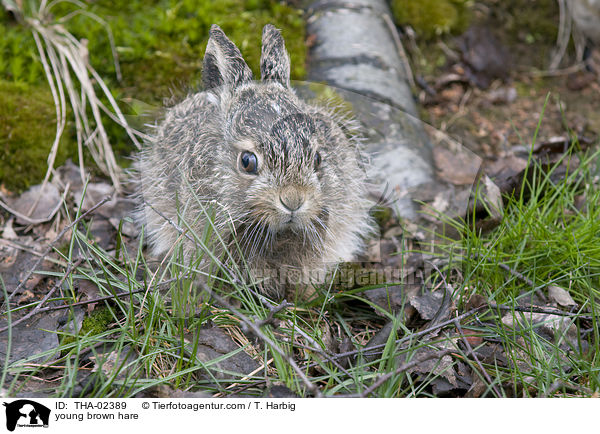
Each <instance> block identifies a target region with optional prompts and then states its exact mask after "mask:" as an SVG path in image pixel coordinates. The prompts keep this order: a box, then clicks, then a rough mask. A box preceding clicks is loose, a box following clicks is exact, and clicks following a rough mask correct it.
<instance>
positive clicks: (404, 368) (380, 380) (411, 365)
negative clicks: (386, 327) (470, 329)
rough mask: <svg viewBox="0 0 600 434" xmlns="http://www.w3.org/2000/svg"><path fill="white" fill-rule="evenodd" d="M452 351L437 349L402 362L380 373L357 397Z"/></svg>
mask: <svg viewBox="0 0 600 434" xmlns="http://www.w3.org/2000/svg"><path fill="white" fill-rule="evenodd" d="M454 352H456V351H455V350H443V351H439V352H437V353H431V354H428V355H426V356H423V357H419V358H418V359H416V360H413V361H412V362H408V363H403V364H402V365H400V366H399V367H398V368H396V369H395V370H394V371H392V372H388V373H387V374H384V375H380V376H379V377H378V378H377V380H375V382H374V383H373V384H372V385H371V386H369V387H367V388H366V389H365V390H363V391H362V393H361V394H360V395H358V397H360V398H366V397H367V396H369V395H370V394H371V393H373V392H374V391H375V390H376V389H377V388H378V387H380V386H381V385H382V384H383V383H385V382H386V381H387V380H389V379H390V378H392V377H394V376H396V375H398V374H401V373H402V372H405V371H408V370H409V369H412V368H414V367H416V366H419V365H420V364H421V363H423V362H426V361H428V360H431V359H441V358H442V357H445V356H447V355H448V354H452V353H454ZM346 396H347V397H352V396H354V395H346Z"/></svg>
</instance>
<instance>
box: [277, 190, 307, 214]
mask: <svg viewBox="0 0 600 434" xmlns="http://www.w3.org/2000/svg"><path fill="white" fill-rule="evenodd" d="M279 201H280V202H281V204H282V205H283V206H284V207H285V209H286V210H288V211H290V212H294V211H298V210H299V209H300V207H301V206H302V205H303V204H304V196H303V195H302V194H300V193H298V192H286V193H282V194H280V195H279Z"/></svg>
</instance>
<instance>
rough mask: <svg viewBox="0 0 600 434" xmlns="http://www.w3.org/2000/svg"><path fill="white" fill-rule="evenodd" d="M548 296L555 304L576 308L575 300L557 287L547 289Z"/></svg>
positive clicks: (551, 286)
mask: <svg viewBox="0 0 600 434" xmlns="http://www.w3.org/2000/svg"><path fill="white" fill-rule="evenodd" d="M548 296H549V297H550V298H551V299H552V300H554V301H555V302H556V303H558V304H560V305H561V306H565V307H572V306H577V303H575V300H573V298H572V297H571V294H569V292H568V291H567V290H566V289H563V288H560V287H558V286H554V285H550V286H549V287H548Z"/></svg>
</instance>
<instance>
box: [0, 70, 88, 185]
mask: <svg viewBox="0 0 600 434" xmlns="http://www.w3.org/2000/svg"><path fill="white" fill-rule="evenodd" d="M0 101H1V103H0V182H1V183H2V184H4V186H5V187H6V188H7V189H9V190H11V191H22V190H25V189H27V188H28V187H29V186H30V185H33V184H36V183H39V182H40V181H41V180H42V179H43V178H44V175H45V174H46V170H47V168H48V165H47V159H48V154H49V152H50V148H51V146H52V143H53V142H54V136H55V132H56V111H55V108H54V102H53V99H52V95H51V94H50V91H49V90H48V89H47V88H45V87H40V86H32V85H28V84H25V83H12V82H6V81H3V80H0ZM69 156H71V157H76V156H77V145H76V144H75V143H74V142H73V141H70V140H69V139H68V137H66V136H63V139H62V140H61V143H60V145H59V148H58V155H57V158H56V163H57V165H60V164H62V163H63V162H64V161H65V160H66V159H67V157H69Z"/></svg>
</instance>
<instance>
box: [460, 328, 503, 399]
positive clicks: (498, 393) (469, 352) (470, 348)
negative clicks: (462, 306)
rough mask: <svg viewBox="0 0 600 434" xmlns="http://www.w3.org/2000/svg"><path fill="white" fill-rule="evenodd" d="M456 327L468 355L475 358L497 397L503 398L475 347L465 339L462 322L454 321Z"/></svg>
mask: <svg viewBox="0 0 600 434" xmlns="http://www.w3.org/2000/svg"><path fill="white" fill-rule="evenodd" d="M454 325H455V326H456V329H457V330H458V333H460V338H461V340H462V341H463V343H464V344H465V347H466V348H467V351H468V353H467V355H468V356H472V357H473V359H474V360H475V363H477V366H478V367H479V370H480V371H481V373H482V375H483V376H484V378H485V380H486V381H487V382H488V384H489V385H490V387H491V388H492V389H493V390H494V393H495V394H496V397H498V398H501V397H502V394H501V393H500V391H499V390H498V388H497V387H496V384H494V382H493V381H492V379H491V377H490V376H489V374H488V373H487V371H486V370H485V368H484V367H483V365H482V364H481V362H480V361H479V357H477V354H476V353H475V351H473V347H472V346H471V344H470V343H469V341H468V339H467V338H466V337H465V333H464V332H463V329H462V327H461V326H460V322H459V321H456V320H455V321H454Z"/></svg>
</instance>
